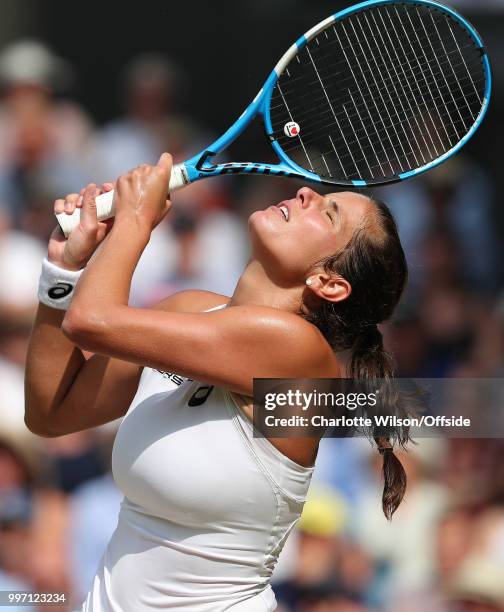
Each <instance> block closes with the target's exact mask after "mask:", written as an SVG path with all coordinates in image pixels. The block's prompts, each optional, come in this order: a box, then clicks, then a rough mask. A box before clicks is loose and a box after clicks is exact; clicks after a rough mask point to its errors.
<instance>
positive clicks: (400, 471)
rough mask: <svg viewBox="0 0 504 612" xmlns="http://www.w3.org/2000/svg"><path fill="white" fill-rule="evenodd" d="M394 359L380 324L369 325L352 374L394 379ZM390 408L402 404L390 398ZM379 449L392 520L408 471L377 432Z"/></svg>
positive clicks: (385, 503) (353, 361)
mask: <svg viewBox="0 0 504 612" xmlns="http://www.w3.org/2000/svg"><path fill="white" fill-rule="evenodd" d="M393 372H394V369H393V364H392V359H391V357H390V355H389V354H388V353H386V352H385V350H384V348H383V337H382V335H381V333H380V330H379V329H378V326H377V325H367V326H366V327H365V329H364V330H363V332H361V334H360V335H359V336H358V338H357V340H356V342H355V344H354V347H353V350H352V357H351V360H350V372H349V375H350V377H351V378H356V379H359V380H367V381H370V382H371V381H375V380H376V379H385V380H388V379H391V378H392V376H393ZM387 406H388V408H389V409H390V408H392V406H394V407H395V408H396V409H397V408H398V409H400V406H399V405H398V404H396V403H393V402H391V401H389V402H387ZM405 435H406V440H403V436H401V435H400V434H399V432H398V438H399V443H400V444H401V445H402V446H404V444H405V443H406V441H407V437H408V436H407V433H406V434H405ZM374 440H375V442H376V445H377V446H378V451H379V453H380V454H381V455H382V456H383V467H382V476H383V494H382V508H383V513H384V514H385V516H386V517H387V519H388V520H389V521H390V520H392V515H393V514H394V512H395V511H396V510H397V508H398V507H399V504H400V503H401V501H402V499H403V497H404V494H405V492H406V472H405V471H404V468H403V465H402V463H401V462H400V461H399V459H398V458H397V457H396V456H395V454H394V449H393V446H392V444H391V442H390V439H389V438H388V437H384V436H377V437H375V438H374Z"/></svg>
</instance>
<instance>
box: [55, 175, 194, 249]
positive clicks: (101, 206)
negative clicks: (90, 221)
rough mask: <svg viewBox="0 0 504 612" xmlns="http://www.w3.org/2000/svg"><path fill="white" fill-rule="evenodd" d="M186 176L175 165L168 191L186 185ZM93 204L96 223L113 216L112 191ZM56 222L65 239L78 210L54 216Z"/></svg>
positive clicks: (78, 216)
mask: <svg viewBox="0 0 504 612" xmlns="http://www.w3.org/2000/svg"><path fill="white" fill-rule="evenodd" d="M186 176H187V175H186V172H185V166H184V164H175V166H173V168H172V171H171V175H170V186H169V191H170V192H172V191H176V190H177V189H180V188H181V187H184V185H187V184H188V183H189V181H188V180H187V178H186ZM95 202H96V213H97V217H98V221H105V219H110V218H111V217H113V216H114V215H115V210H114V191H107V193H102V194H101V195H99V196H98V197H97V198H96V200H95ZM56 220H57V221H58V223H59V226H60V227H61V231H62V232H63V234H65V237H67V238H68V236H69V234H70V232H71V231H72V230H73V229H75V228H76V227H77V226H78V225H79V223H80V208H77V209H75V210H74V212H73V213H72V214H71V215H67V214H66V213H59V214H57V215H56Z"/></svg>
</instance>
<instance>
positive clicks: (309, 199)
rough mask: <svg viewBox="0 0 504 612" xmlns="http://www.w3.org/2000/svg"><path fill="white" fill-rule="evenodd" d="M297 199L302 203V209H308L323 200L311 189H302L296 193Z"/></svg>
mask: <svg viewBox="0 0 504 612" xmlns="http://www.w3.org/2000/svg"><path fill="white" fill-rule="evenodd" d="M296 197H297V198H298V200H299V201H300V202H301V208H308V206H310V205H313V204H315V203H316V202H317V201H318V200H320V199H321V198H322V196H321V195H319V194H318V193H317V192H316V191H313V189H310V188H309V187H301V189H299V190H298V192H297V193H296Z"/></svg>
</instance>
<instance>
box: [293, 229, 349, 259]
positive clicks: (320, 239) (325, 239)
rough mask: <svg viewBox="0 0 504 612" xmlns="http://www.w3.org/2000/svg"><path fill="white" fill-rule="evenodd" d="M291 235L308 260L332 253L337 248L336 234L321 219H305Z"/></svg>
mask: <svg viewBox="0 0 504 612" xmlns="http://www.w3.org/2000/svg"><path fill="white" fill-rule="evenodd" d="M295 234H296V235H295V236H293V240H295V242H296V245H297V247H296V248H298V249H299V250H300V251H302V252H303V253H304V254H305V255H306V257H307V258H309V260H310V261H313V262H314V261H318V260H320V259H322V258H324V257H327V256H328V255H332V254H333V253H334V252H335V251H336V249H337V242H338V240H337V236H336V234H335V232H334V231H332V228H331V227H329V226H328V225H327V224H325V223H324V222H323V219H322V220H321V219H306V221H305V222H304V223H303V225H302V227H299V229H298V231H296V233H295Z"/></svg>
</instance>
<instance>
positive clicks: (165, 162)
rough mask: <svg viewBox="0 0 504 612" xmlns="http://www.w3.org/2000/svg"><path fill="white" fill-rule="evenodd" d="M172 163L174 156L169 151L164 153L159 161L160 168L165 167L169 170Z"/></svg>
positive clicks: (164, 168)
mask: <svg viewBox="0 0 504 612" xmlns="http://www.w3.org/2000/svg"><path fill="white" fill-rule="evenodd" d="M172 165H173V158H172V156H171V155H170V154H169V153H163V154H162V155H161V157H160V158H159V160H158V163H157V166H158V168H163V170H166V171H167V172H170V170H171V167H172Z"/></svg>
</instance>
